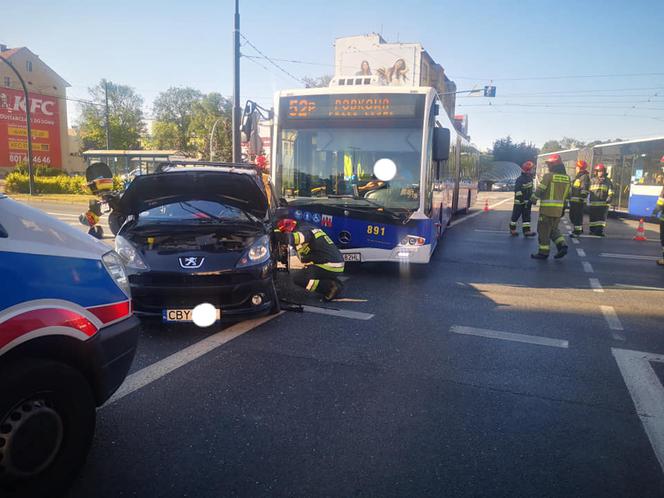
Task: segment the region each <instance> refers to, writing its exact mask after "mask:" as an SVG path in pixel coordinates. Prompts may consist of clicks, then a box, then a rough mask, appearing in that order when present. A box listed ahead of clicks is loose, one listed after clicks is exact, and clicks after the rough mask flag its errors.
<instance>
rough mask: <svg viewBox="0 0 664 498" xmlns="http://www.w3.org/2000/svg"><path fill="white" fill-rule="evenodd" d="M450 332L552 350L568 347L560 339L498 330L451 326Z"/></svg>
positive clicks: (566, 343)
mask: <svg viewBox="0 0 664 498" xmlns="http://www.w3.org/2000/svg"><path fill="white" fill-rule="evenodd" d="M450 332H453V333H455V334H463V335H474V336H477V337H486V338H489V339H501V340H503V341H514V342H525V343H528V344H537V345H538V346H551V347H554V348H568V347H569V343H568V342H567V341H565V340H562V339H551V338H550V337H540V336H535V335H525V334H514V333H512V332H501V331H500V330H490V329H478V328H475V327H464V326H462V325H452V326H451V327H450Z"/></svg>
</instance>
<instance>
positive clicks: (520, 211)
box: [510, 161, 537, 237]
mask: <svg viewBox="0 0 664 498" xmlns="http://www.w3.org/2000/svg"><path fill="white" fill-rule="evenodd" d="M534 167H535V165H534V164H533V162H532V161H526V162H525V163H523V165H522V166H521V176H519V178H517V179H516V182H514V207H513V208H512V218H511V220H510V234H511V235H512V237H516V236H518V235H519V232H517V230H516V224H517V222H518V221H519V218H521V225H522V229H523V235H524V236H525V237H534V236H535V235H537V234H536V233H535V232H531V231H530V210H531V209H532V206H533V205H532V203H531V201H530V198H531V197H532V195H533V177H532V173H531V171H532V170H533V168H534Z"/></svg>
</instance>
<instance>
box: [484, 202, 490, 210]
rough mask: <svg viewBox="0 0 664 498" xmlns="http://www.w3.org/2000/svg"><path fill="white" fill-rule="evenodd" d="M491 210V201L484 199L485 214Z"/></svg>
mask: <svg viewBox="0 0 664 498" xmlns="http://www.w3.org/2000/svg"><path fill="white" fill-rule="evenodd" d="M488 210H489V199H484V212H485V213H486V212H487V211H488Z"/></svg>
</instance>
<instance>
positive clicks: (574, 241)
mask: <svg viewBox="0 0 664 498" xmlns="http://www.w3.org/2000/svg"><path fill="white" fill-rule="evenodd" d="M580 243H581V242H580V241H579V239H572V244H580Z"/></svg>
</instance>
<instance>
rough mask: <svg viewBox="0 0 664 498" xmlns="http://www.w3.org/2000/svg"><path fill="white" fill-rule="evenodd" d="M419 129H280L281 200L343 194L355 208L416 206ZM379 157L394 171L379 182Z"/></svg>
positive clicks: (417, 196)
mask: <svg viewBox="0 0 664 498" xmlns="http://www.w3.org/2000/svg"><path fill="white" fill-rule="evenodd" d="M421 148H422V130H421V129H417V128H390V129H384V128H380V129H358V128H334V129H331V128H319V129H316V128H313V129H298V130H293V129H286V130H283V131H282V132H281V151H282V164H283V176H282V192H283V196H284V197H285V198H286V199H292V198H306V197H311V198H325V197H335V196H343V197H346V198H348V199H356V200H358V201H371V202H357V204H358V206H371V205H376V204H377V205H379V206H381V207H384V208H386V209H408V210H415V209H417V208H418V206H419V196H420V185H419V183H420V157H421ZM379 159H391V160H392V161H394V163H395V164H396V175H395V176H394V178H393V179H391V180H390V181H381V180H379V179H378V178H377V177H376V176H375V175H374V173H373V168H374V164H375V163H376V161H378V160H379Z"/></svg>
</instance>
